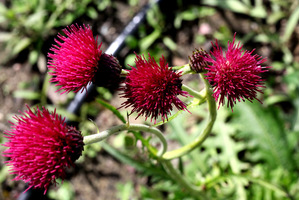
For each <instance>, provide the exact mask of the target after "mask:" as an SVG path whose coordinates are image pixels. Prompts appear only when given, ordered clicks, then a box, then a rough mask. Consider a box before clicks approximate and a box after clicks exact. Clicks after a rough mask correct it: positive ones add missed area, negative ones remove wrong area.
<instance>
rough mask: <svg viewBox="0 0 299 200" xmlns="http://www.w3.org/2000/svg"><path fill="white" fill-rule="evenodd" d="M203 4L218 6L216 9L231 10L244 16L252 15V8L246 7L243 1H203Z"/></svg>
mask: <svg viewBox="0 0 299 200" xmlns="http://www.w3.org/2000/svg"><path fill="white" fill-rule="evenodd" d="M202 3H203V4H204V5H209V6H216V7H220V8H223V9H228V10H231V11H233V12H237V13H243V14H249V13H250V8H249V7H248V6H246V4H244V3H242V2H241V1H235V0H233V1H231V0H228V1H227V0H226V1H219V0H203V1H202Z"/></svg>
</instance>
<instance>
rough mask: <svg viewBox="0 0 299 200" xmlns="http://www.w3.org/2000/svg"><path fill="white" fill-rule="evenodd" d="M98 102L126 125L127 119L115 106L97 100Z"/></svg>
mask: <svg viewBox="0 0 299 200" xmlns="http://www.w3.org/2000/svg"><path fill="white" fill-rule="evenodd" d="M97 102H98V103H100V104H101V105H102V106H104V107H105V108H107V109H109V110H110V111H111V112H113V114H115V116H117V117H118V119H120V120H121V121H122V122H123V123H126V120H125V118H124V117H123V116H122V114H121V113H120V112H119V111H118V110H117V109H116V108H115V107H114V106H112V105H111V104H109V103H108V102H105V101H103V100H101V99H97Z"/></svg>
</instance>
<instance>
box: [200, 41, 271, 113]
mask: <svg viewBox="0 0 299 200" xmlns="http://www.w3.org/2000/svg"><path fill="white" fill-rule="evenodd" d="M212 45H213V50H212V51H211V52H210V54H211V55H212V56H213V57H214V59H213V58H212V57H211V56H209V57H207V58H205V60H206V61H207V62H210V64H209V65H208V66H207V67H206V70H207V71H208V72H207V73H206V74H205V75H206V79H207V80H209V82H210V83H211V84H212V86H213V87H214V94H213V96H214V98H215V99H216V100H219V106H220V105H221V104H222V105H224V104H225V98H226V99H227V106H228V107H231V109H232V110H233V106H234V104H235V103H236V101H239V102H240V101H241V100H242V101H245V100H246V99H247V100H249V101H250V102H252V100H254V99H256V100H258V101H259V102H260V100H259V99H257V97H256V96H257V93H258V92H260V93H262V91H261V88H263V87H264V86H263V79H262V77H261V76H260V74H261V73H263V72H266V71H267V68H268V67H262V66H261V64H262V63H263V62H265V61H266V59H265V58H262V57H261V56H259V55H257V54H255V55H252V53H253V51H254V50H252V51H247V50H245V51H244V50H242V47H243V45H240V42H239V43H238V44H235V35H234V39H233V41H232V42H228V48H227V51H226V52H225V54H223V51H222V48H221V47H220V46H219V44H218V42H217V41H216V43H215V44H213V43H212Z"/></svg>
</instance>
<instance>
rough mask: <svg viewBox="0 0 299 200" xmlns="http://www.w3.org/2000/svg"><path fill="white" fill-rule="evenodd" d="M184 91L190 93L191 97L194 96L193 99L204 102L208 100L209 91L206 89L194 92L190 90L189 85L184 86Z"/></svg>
mask: <svg viewBox="0 0 299 200" xmlns="http://www.w3.org/2000/svg"><path fill="white" fill-rule="evenodd" d="M182 90H184V91H186V92H188V93H189V94H190V95H192V96H193V97H195V98H197V99H199V100H204V99H206V98H207V90H206V88H204V89H203V90H202V91H200V92H198V91H195V90H193V89H192V88H190V87H189V86H187V85H184V84H183V85H182Z"/></svg>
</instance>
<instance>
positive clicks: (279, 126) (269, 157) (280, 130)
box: [233, 102, 294, 169]
mask: <svg viewBox="0 0 299 200" xmlns="http://www.w3.org/2000/svg"><path fill="white" fill-rule="evenodd" d="M233 116H234V118H233V123H234V124H235V125H236V126H239V129H240V136H242V137H243V138H246V139H248V140H250V141H255V143H256V144H257V145H258V150H257V151H256V152H255V153H256V154H258V155H259V156H260V157H261V158H263V160H265V161H266V162H267V163H268V164H269V166H270V167H272V168H276V167H277V166H282V167H284V168H286V169H294V160H293V158H292V155H291V151H290V150H289V144H288V143H287V138H286V131H285V129H284V124H283V123H284V122H283V120H282V119H280V117H279V115H278V113H277V111H276V110H275V108H274V107H271V108H263V107H262V105H261V104H259V103H257V102H254V103H239V104H238V105H236V107H235V108H234V113H233Z"/></svg>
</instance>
